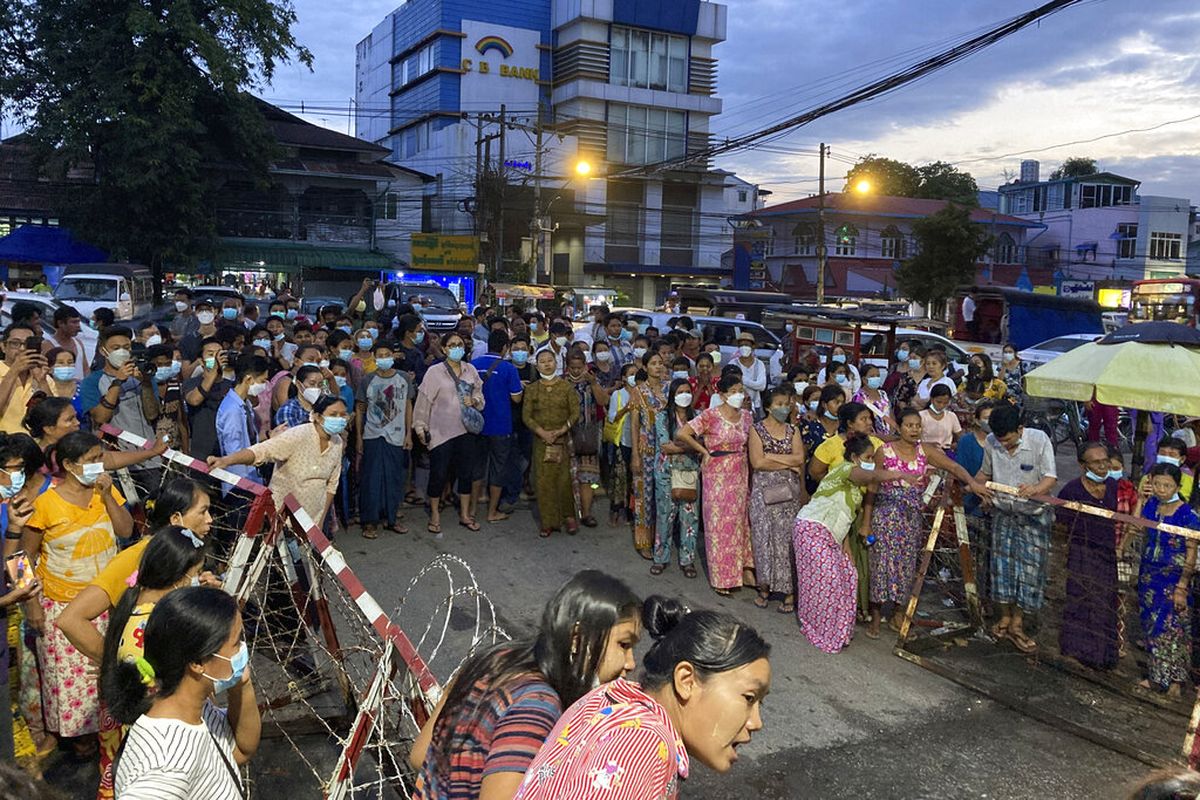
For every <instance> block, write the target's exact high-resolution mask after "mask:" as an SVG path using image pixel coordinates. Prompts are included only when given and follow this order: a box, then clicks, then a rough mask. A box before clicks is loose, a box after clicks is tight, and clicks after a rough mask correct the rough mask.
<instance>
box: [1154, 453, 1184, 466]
mask: <svg viewBox="0 0 1200 800" xmlns="http://www.w3.org/2000/svg"><path fill="white" fill-rule="evenodd" d="M1158 463H1159V464H1170V465H1171V466H1173V467H1178V466H1179V459H1178V458H1176V457H1175V456H1163V455H1160V456H1159V457H1158Z"/></svg>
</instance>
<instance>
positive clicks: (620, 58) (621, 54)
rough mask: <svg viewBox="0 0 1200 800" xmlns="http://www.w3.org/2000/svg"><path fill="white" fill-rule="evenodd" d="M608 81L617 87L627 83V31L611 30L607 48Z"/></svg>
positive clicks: (623, 29) (620, 29)
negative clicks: (609, 44) (610, 38)
mask: <svg viewBox="0 0 1200 800" xmlns="http://www.w3.org/2000/svg"><path fill="white" fill-rule="evenodd" d="M608 75H609V81H611V82H612V83H615V84H619V85H622V86H623V85H625V84H626V83H628V82H629V29H628V28H613V29H612V44H611V46H610V47H609V62H608Z"/></svg>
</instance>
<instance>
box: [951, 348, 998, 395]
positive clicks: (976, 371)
mask: <svg viewBox="0 0 1200 800" xmlns="http://www.w3.org/2000/svg"><path fill="white" fill-rule="evenodd" d="M972 378H974V379H976V380H978V381H980V382H981V383H982V384H983V396H984V398H986V399H988V400H1003V399H1004V395H1005V393H1007V391H1008V388H1007V387H1006V386H1005V385H1004V381H1002V380H1001V379H1000V378H997V377H996V372H995V370H994V369H993V368H992V359H991V358H989V357H988V356H986V355H984V354H983V353H972V354H971V360H970V361H969V362H968V363H967V375H966V377H965V378H963V382H962V383H961V384H960V385H959V387H958V390H959V392H960V393H962V392H965V391H966V388H965V387H966V385H967V381H968V380H970V379H972Z"/></svg>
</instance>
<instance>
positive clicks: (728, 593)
mask: <svg viewBox="0 0 1200 800" xmlns="http://www.w3.org/2000/svg"><path fill="white" fill-rule="evenodd" d="M713 591H714V592H716V593H717V594H719V595H721V597H733V590H732V589H715V588H714V589H713Z"/></svg>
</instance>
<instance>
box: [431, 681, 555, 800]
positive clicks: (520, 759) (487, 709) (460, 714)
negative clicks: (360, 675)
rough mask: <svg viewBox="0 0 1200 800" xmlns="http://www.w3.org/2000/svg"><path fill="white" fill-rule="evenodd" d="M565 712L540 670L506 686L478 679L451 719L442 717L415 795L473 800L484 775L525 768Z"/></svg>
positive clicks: (439, 799) (477, 794)
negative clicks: (491, 684)
mask: <svg viewBox="0 0 1200 800" xmlns="http://www.w3.org/2000/svg"><path fill="white" fill-rule="evenodd" d="M561 715H562V704H561V703H560V702H559V699H558V693H557V692H555V691H554V689H552V688H551V687H550V685H549V684H548V683H546V680H545V678H543V677H542V676H541V675H540V674H535V673H526V674H523V675H517V676H515V677H514V678H513V679H512V680H510V681H507V682H506V683H505V685H504V686H501V687H493V686H489V685H488V683H487V681H482V680H481V681H478V682H476V684H475V685H474V687H472V689H471V692H470V693H469V694H468V695H467V698H466V700H465V701H464V702H463V706H462V708H460V709H458V710H457V712H456V713H455V715H454V717H453V719H439V720H438V722H437V724H436V726H435V727H434V731H433V742H432V744H431V745H430V748H429V753H428V754H426V756H425V762H424V763H423V764H422V765H421V772H420V775H419V776H418V778H417V786H416V788H415V790H414V791H413V795H412V796H413V800H434V798H436V799H437V800H474V799H475V798H477V797H479V790H480V787H481V786H482V784H483V779H484V778H486V777H487V776H488V775H493V774H496V773H501V772H516V773H523V772H525V770H526V769H527V768H528V767H529V762H530V761H532V760H533V757H534V756H535V755H537V752H538V749H539V748H540V747H541V746H542V743H543V742H544V741H546V737H547V736H548V735H549V734H550V729H551V728H553V727H554V723H555V722H556V721H557V720H558V718H559V716H561Z"/></svg>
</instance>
